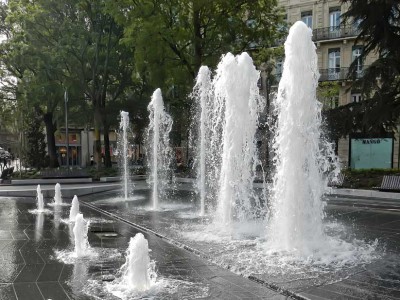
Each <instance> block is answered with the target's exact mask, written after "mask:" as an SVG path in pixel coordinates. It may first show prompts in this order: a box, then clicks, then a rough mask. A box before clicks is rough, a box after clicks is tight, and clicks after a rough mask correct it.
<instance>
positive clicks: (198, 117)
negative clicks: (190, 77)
mask: <svg viewBox="0 0 400 300" xmlns="http://www.w3.org/2000/svg"><path fill="white" fill-rule="evenodd" d="M211 94H212V85H211V72H210V70H209V68H208V67H206V66H202V67H201V68H200V70H199V73H198V75H197V78H196V85H195V86H194V88H193V92H192V94H191V97H192V98H193V99H194V101H195V102H196V107H195V112H194V124H192V128H191V141H190V144H191V148H194V149H193V152H194V155H195V156H196V160H195V165H196V168H197V188H198V190H199V193H200V216H204V215H205V204H206V184H207V183H206V179H207V178H206V165H207V157H210V156H208V155H207V144H208V143H207V138H208V136H207V135H208V132H209V128H208V126H209V117H208V115H209V106H210V101H211V100H210V99H211ZM196 123H198V124H196ZM206 136H207V138H206Z"/></svg>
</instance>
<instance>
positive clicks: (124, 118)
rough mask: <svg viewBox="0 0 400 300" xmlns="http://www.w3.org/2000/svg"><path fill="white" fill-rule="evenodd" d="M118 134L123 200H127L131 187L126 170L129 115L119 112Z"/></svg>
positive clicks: (127, 170)
mask: <svg viewBox="0 0 400 300" xmlns="http://www.w3.org/2000/svg"><path fill="white" fill-rule="evenodd" d="M119 128H120V133H119V137H118V142H119V145H118V146H119V148H120V149H119V155H120V157H121V158H122V159H121V164H122V166H121V169H122V181H123V191H124V197H125V200H127V199H128V194H129V187H130V186H131V185H132V182H130V180H129V178H130V176H129V169H128V143H129V142H128V132H129V113H128V112H126V111H121V122H120V124H119Z"/></svg>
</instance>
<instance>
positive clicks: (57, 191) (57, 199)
mask: <svg viewBox="0 0 400 300" xmlns="http://www.w3.org/2000/svg"><path fill="white" fill-rule="evenodd" d="M62 204H63V202H62V195H61V185H60V184H59V183H56V185H55V187H54V205H62Z"/></svg>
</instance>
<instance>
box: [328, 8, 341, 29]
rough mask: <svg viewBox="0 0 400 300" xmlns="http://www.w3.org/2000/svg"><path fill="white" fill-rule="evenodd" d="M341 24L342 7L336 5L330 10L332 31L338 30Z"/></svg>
mask: <svg viewBox="0 0 400 300" xmlns="http://www.w3.org/2000/svg"><path fill="white" fill-rule="evenodd" d="M339 26H340V8H339V7H335V8H331V9H330V10H329V27H330V28H331V31H334V30H338V29H339Z"/></svg>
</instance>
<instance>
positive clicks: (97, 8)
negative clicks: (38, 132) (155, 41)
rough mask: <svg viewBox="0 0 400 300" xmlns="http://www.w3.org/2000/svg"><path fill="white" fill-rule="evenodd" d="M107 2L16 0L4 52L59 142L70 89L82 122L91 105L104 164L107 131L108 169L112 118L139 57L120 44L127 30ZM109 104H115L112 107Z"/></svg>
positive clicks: (72, 104) (97, 152) (97, 147)
mask: <svg viewBox="0 0 400 300" xmlns="http://www.w3.org/2000/svg"><path fill="white" fill-rule="evenodd" d="M107 1H109V0H102V1H94V0H92V1H86V0H63V1H56V0H38V1H34V2H32V1H25V0H10V1H9V8H10V13H9V15H8V17H7V19H8V22H9V23H10V24H13V26H12V28H13V34H12V38H11V39H10V41H9V42H8V43H7V44H8V45H9V47H8V48H7V49H5V50H4V53H5V54H6V55H5V60H7V59H8V60H7V65H8V68H9V69H10V70H13V73H14V74H15V75H14V76H16V77H18V78H20V79H21V80H22V78H23V76H25V78H27V79H28V80H25V82H26V83H28V82H29V89H28V90H29V93H30V94H31V98H32V99H37V101H39V102H40V106H41V107H42V108H43V113H44V120H45V122H46V128H47V129H48V130H47V132H48V137H50V136H51V137H53V139H54V122H55V121H56V119H57V118H56V117H54V116H53V113H54V110H55V108H57V106H58V104H59V103H63V94H64V90H65V89H68V93H69V95H70V97H69V100H70V102H69V107H70V109H71V111H72V112H75V115H80V116H83V117H84V118H81V119H79V121H78V122H77V123H78V124H80V125H86V124H87V123H88V121H89V120H90V118H88V117H87V114H86V115H85V114H82V113H81V114H79V111H81V112H82V109H79V108H83V107H85V108H87V102H89V103H90V104H91V107H92V109H93V118H92V120H94V127H95V141H94V145H95V159H96V161H97V162H98V164H97V165H100V161H101V139H100V134H101V131H102V130H103V134H104V146H105V165H106V166H111V158H110V142H109V136H108V132H109V128H110V124H112V122H110V120H114V119H116V108H117V107H118V103H117V102H118V100H120V99H121V98H123V97H124V96H125V94H124V93H125V90H126V89H127V88H128V87H129V86H130V84H131V74H132V65H133V64H132V57H133V54H132V51H131V49H130V48H128V47H125V46H124V45H122V44H121V43H120V40H121V38H122V36H123V29H122V28H121V27H120V26H118V25H117V24H116V23H115V22H114V20H113V18H112V17H111V16H110V15H109V14H108V13H107V12H106V10H105V4H106V3H107ZM15 49H16V50H17V51H15ZM27 74H28V76H27ZM33 96H34V97H33ZM71 100H72V101H71ZM46 101H47V102H46ZM30 102H31V101H30ZM108 102H110V103H113V105H112V106H108V107H107V105H106V103H108ZM109 107H111V108H112V109H109ZM77 108H78V109H77ZM62 111H63V110H62ZM110 112H111V113H113V114H114V116H113V117H112V118H110V116H109V114H110ZM73 115H74V114H72V116H73ZM82 123H84V124H82ZM48 141H49V144H50V145H51V144H52V141H51V139H49V138H48ZM49 150H51V147H49Z"/></svg>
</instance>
